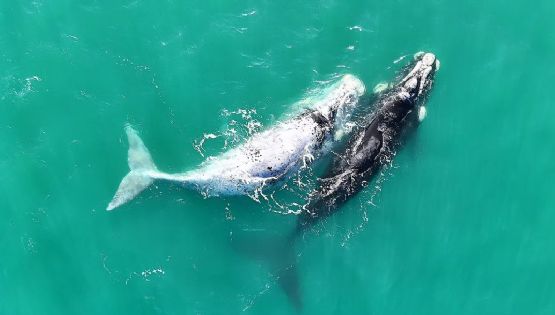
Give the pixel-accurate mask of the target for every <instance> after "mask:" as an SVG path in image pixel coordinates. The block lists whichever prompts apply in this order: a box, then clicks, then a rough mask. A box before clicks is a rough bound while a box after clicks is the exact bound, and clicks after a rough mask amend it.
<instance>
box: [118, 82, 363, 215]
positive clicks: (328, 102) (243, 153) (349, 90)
mask: <svg viewBox="0 0 555 315" xmlns="http://www.w3.org/2000/svg"><path fill="white" fill-rule="evenodd" d="M364 91H365V87H364V84H363V83H362V82H361V81H360V80H359V79H358V78H356V77H355V76H352V75H345V76H344V77H343V78H342V79H341V80H340V81H339V82H338V83H337V84H335V85H334V86H333V87H332V88H331V89H330V90H329V93H328V94H327V95H326V96H325V97H324V98H323V99H321V100H319V101H317V102H316V103H315V104H313V106H312V107H311V108H308V109H306V110H305V111H303V112H302V113H300V114H299V115H297V116H295V117H293V118H290V119H288V120H285V121H282V122H279V123H277V124H276V125H275V126H273V127H271V128H269V129H267V130H265V131H263V132H260V133H258V134H255V135H254V136H252V137H251V138H250V139H248V140H247V141H246V142H244V143H243V144H241V145H239V146H237V147H235V148H233V149H231V150H229V151H227V152H225V153H223V154H222V155H220V156H217V157H214V158H213V159H211V160H208V161H206V162H204V163H202V164H201V165H200V166H199V167H198V168H197V169H194V170H191V171H188V172H185V173H179V174H167V173H164V172H161V171H159V170H158V168H157V167H156V165H155V164H154V162H153V161H152V158H151V156H150V153H149V152H148V149H147V148H146V147H145V145H144V143H143V141H142V140H141V138H140V137H139V135H138V134H137V132H136V131H135V130H134V129H133V128H132V127H131V126H127V127H126V130H125V131H126V133H127V138H128V141H129V151H128V163H129V168H130V172H129V173H128V174H127V175H126V176H125V177H124V178H123V180H122V181H121V183H120V185H119V188H118V190H117V192H116V194H115V195H114V198H113V199H112V201H111V202H110V203H109V204H108V207H107V210H112V209H114V208H116V207H119V206H121V205H122V204H124V203H126V202H128V201H129V200H131V199H133V198H134V197H135V196H137V195H138V194H139V193H140V192H141V191H143V190H144V189H145V188H147V187H148V186H150V185H151V184H152V183H153V181H154V180H168V181H173V182H178V183H180V184H182V185H183V186H185V187H187V188H190V189H195V190H198V191H201V192H203V193H204V194H205V195H206V196H222V195H243V194H249V193H252V192H254V191H256V190H257V189H261V188H263V187H265V186H266V185H268V184H273V183H276V182H278V181H280V180H281V179H284V178H286V176H287V174H291V173H292V172H293V171H295V170H298V169H299V168H300V167H302V166H303V165H306V164H308V163H310V162H311V161H312V160H313V159H314V158H316V157H318V156H319V155H321V154H322V153H323V152H325V151H326V150H327V149H329V147H330V146H329V145H328V144H329V142H330V141H332V140H333V134H334V132H335V131H337V130H338V129H340V127H341V126H342V125H343V124H344V123H345V122H346V121H347V120H348V119H349V117H350V116H351V114H352V112H353V110H354V109H355V107H356V106H357V105H358V103H359V99H360V97H361V96H362V95H363V94H364Z"/></svg>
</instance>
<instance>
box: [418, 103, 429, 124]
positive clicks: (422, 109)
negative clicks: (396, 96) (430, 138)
mask: <svg viewBox="0 0 555 315" xmlns="http://www.w3.org/2000/svg"><path fill="white" fill-rule="evenodd" d="M426 115H427V111H426V107H425V106H420V108H418V122H422V121H423V120H424V119H425V118H426Z"/></svg>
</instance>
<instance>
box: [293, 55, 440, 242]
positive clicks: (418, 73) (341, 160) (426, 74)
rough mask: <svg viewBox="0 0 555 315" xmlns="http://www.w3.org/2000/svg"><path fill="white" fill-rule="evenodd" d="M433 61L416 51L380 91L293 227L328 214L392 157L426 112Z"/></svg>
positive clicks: (434, 67)
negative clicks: (402, 70)
mask: <svg viewBox="0 0 555 315" xmlns="http://www.w3.org/2000/svg"><path fill="white" fill-rule="evenodd" d="M438 67H439V61H438V60H437V59H436V56H435V55H434V54H432V53H419V54H417V55H416V56H415V62H414V63H412V64H411V65H410V66H408V67H407V69H410V71H409V72H408V73H405V74H404V75H401V76H400V77H399V78H400V80H399V81H398V82H397V83H394V84H393V85H392V87H391V88H389V89H387V90H385V91H383V92H381V95H379V96H378V98H377V100H376V103H375V107H374V108H375V110H374V111H373V113H372V114H370V115H369V117H366V118H365V122H363V126H362V127H361V128H360V129H359V130H357V131H355V132H353V136H352V137H351V138H350V139H349V141H348V143H347V145H346V149H345V152H343V153H342V154H340V155H339V156H338V157H337V158H336V159H335V161H334V163H333V164H332V165H333V166H332V167H331V168H330V169H329V170H328V172H327V173H326V174H325V175H324V176H323V178H322V179H321V185H320V188H319V189H318V190H317V191H316V192H315V193H314V194H313V195H312V200H313V201H312V202H311V203H310V204H309V205H308V206H307V207H306V211H305V212H303V214H302V215H301V216H300V217H299V220H298V226H297V232H296V233H300V232H301V231H302V230H304V229H306V228H307V227H310V226H311V225H313V224H314V223H315V222H317V221H319V220H321V219H322V218H324V217H326V216H329V215H330V214H332V213H333V212H334V211H335V210H336V209H338V208H339V206H340V205H341V204H342V203H344V202H346V201H347V200H348V199H349V197H351V196H353V195H355V194H356V193H358V192H359V191H360V190H361V188H362V187H364V184H365V183H367V182H369V181H371V180H372V178H373V176H375V175H376V174H377V173H378V171H379V170H380V169H381V168H382V167H383V166H385V165H387V164H389V163H391V161H392V159H393V157H394V155H395V152H396V149H397V148H398V147H399V145H400V143H401V136H402V135H403V134H405V133H406V131H407V129H408V128H410V127H411V126H414V125H416V124H417V123H418V122H420V121H422V120H423V119H424V117H425V115H426V107H424V102H425V100H426V98H427V96H428V93H429V91H430V90H431V87H432V83H433V78H434V75H435V72H436V70H437V69H438Z"/></svg>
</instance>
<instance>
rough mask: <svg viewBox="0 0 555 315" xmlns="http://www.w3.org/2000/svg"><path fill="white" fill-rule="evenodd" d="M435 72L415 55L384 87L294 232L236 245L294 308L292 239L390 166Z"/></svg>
mask: <svg viewBox="0 0 555 315" xmlns="http://www.w3.org/2000/svg"><path fill="white" fill-rule="evenodd" d="M438 67H439V61H437V60H436V58H435V56H434V55H433V54H431V53H426V54H423V53H422V54H417V55H415V61H414V63H412V64H411V65H409V66H407V70H406V71H405V73H402V74H401V75H400V76H399V78H398V79H397V80H396V82H394V83H392V84H389V85H388V86H391V87H390V88H389V89H387V90H385V91H382V92H380V93H379V94H378V95H377V97H376V100H375V102H374V104H373V107H374V110H373V111H372V113H370V114H368V115H367V117H364V120H363V122H362V123H361V125H362V126H360V128H359V129H358V130H357V131H354V132H353V133H352V134H351V137H350V139H349V140H348V142H347V144H346V147H345V149H344V152H342V153H339V154H337V155H336V158H335V160H334V162H333V163H332V167H330V168H329V169H328V171H327V172H326V174H325V175H324V176H323V178H322V179H321V185H320V187H319V188H318V189H317V190H316V191H315V192H314V193H312V196H311V197H312V198H311V201H310V202H309V204H308V205H307V206H306V207H305V210H306V211H303V212H302V213H301V214H300V215H299V216H298V219H297V225H296V227H295V229H293V230H292V231H291V233H290V234H289V235H288V236H287V237H286V238H284V239H281V240H271V242H266V243H267V244H264V245H263V246H259V248H256V249H253V248H252V246H251V245H249V244H235V246H236V247H237V248H238V249H240V250H242V251H244V252H245V248H247V251H250V252H251V253H252V252H253V251H254V252H256V254H255V255H254V256H255V257H256V256H258V257H256V258H260V259H262V260H266V261H267V262H269V263H270V266H271V268H272V269H273V270H272V272H275V274H276V275H277V276H276V278H277V279H278V282H279V284H280V285H281V287H282V288H283V289H284V291H285V293H286V294H287V296H288V298H289V299H290V301H291V302H292V303H293V304H294V305H295V306H296V307H297V308H300V307H301V304H302V303H301V297H300V290H299V280H298V276H297V272H296V270H297V269H296V263H295V257H296V255H295V253H294V248H295V246H294V245H295V242H296V240H297V238H298V237H299V236H300V235H302V234H303V233H304V232H305V231H306V230H307V229H309V228H310V227H312V226H313V225H314V224H316V223H317V222H320V220H322V219H323V218H326V217H328V216H330V215H331V214H333V213H334V212H335V211H337V210H339V208H340V206H341V205H342V204H343V203H345V202H346V201H348V199H349V198H350V197H352V196H353V195H355V194H356V193H358V192H360V191H361V190H362V188H363V187H364V186H365V183H367V182H369V181H371V180H372V178H373V177H374V176H375V175H376V174H377V173H379V170H380V169H381V168H382V167H383V166H385V165H387V164H389V163H391V160H392V159H393V156H394V155H395V151H396V149H397V148H398V146H399V144H400V142H401V138H402V135H403V134H405V133H406V131H407V130H408V129H410V128H409V127H410V126H411V125H416V124H417V123H418V121H419V120H420V121H421V120H422V119H423V117H424V115H423V113H425V107H424V102H425V99H426V98H427V95H428V92H429V91H430V89H431V87H432V83H433V77H434V75H435V72H436V70H437V69H438ZM409 69H410V70H409ZM247 243H248V242H247ZM249 246H250V247H251V248H249ZM267 248H272V251H271V255H269V254H267V251H268V250H267ZM251 255H252V254H251ZM275 257H279V259H276V258H275Z"/></svg>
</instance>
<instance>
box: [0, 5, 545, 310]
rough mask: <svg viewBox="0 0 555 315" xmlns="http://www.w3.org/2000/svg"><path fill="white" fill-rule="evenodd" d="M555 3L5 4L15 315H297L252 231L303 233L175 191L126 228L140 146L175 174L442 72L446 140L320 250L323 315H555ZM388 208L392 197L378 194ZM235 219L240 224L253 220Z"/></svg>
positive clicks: (432, 120)
mask: <svg viewBox="0 0 555 315" xmlns="http://www.w3.org/2000/svg"><path fill="white" fill-rule="evenodd" d="M554 17H555V2H553V1H547V0H544V1H535V2H529V1H528V2H526V1H500V0H498V1H477V0H471V1H441V0H426V1H337V0H326V1H291V2H282V1H176V0H174V1H153V0H142V1H141V0H136V1H102V0H99V1H69V0H66V1H61V0H60V1H43V0H35V1H26V0H20V1H15V0H3V1H1V2H0V193H1V195H0V254H1V256H0V314H237V313H245V314H286V313H295V311H294V309H293V307H292V306H291V304H290V303H289V302H288V301H287V299H286V297H285V295H284V294H283V292H282V291H281V290H280V289H279V287H277V286H276V285H275V281H273V280H272V276H271V275H270V274H269V272H268V269H267V268H266V266H264V265H263V264H260V263H257V262H254V261H252V260H249V259H248V258H246V257H243V256H241V255H239V254H238V253H237V252H235V251H234V250H233V249H232V248H231V246H230V238H232V233H233V231H237V230H249V229H251V230H256V231H262V232H264V233H274V232H275V231H285V230H287V229H288V228H290V227H291V223H292V222H293V221H294V217H292V216H284V215H280V214H274V213H272V212H269V211H268V210H267V209H266V208H265V207H264V206H263V205H258V204H256V203H254V202H252V201H250V200H249V199H246V198H243V199H241V198H238V199H237V198H235V199H234V198H229V199H209V200H204V199H202V197H200V196H198V195H197V194H196V193H193V192H187V191H182V190H178V189H177V188H176V187H171V186H167V185H160V186H159V187H158V189H156V188H155V189H152V190H150V191H147V192H145V193H144V194H143V195H142V196H141V197H139V198H138V199H137V200H134V201H133V202H131V203H130V204H129V205H126V206H124V207H123V208H121V209H119V210H117V211H115V212H106V211H104V209H105V207H106V204H107V203H108V201H109V200H110V199H111V197H112V195H113V193H114V191H115V189H116V187H117V185H118V183H119V181H120V180H121V178H122V176H123V175H124V174H125V173H126V172H127V165H126V151H127V143H126V139H125V134H124V131H123V127H124V125H125V124H126V123H131V124H133V125H134V126H135V127H136V128H137V129H138V130H139V131H140V132H141V135H142V137H143V139H144V141H145V143H146V144H147V146H148V147H149V149H150V150H151V152H152V154H153V156H154V159H155V161H156V163H157V165H158V166H159V168H161V169H163V170H166V171H180V170H182V169H184V168H188V167H193V166H194V165H197V164H198V163H200V162H201V161H202V160H203V157H202V156H200V155H199V154H198V153H197V152H195V150H194V149H193V147H192V143H193V142H194V141H195V140H198V139H200V138H201V137H202V135H203V133H209V132H218V131H221V130H224V129H225V128H226V126H227V123H228V121H227V120H226V118H223V117H222V115H221V113H222V110H224V109H227V110H231V111H233V110H237V109H253V108H254V109H257V110H258V111H257V118H258V119H259V120H260V121H261V122H263V123H264V124H265V125H268V124H271V122H273V121H274V120H275V119H276V118H279V117H282V116H283V115H284V114H285V113H287V112H288V111H289V110H291V104H293V103H294V102H296V101H298V100H299V99H300V98H302V96H303V93H305V92H306V91H307V90H309V89H314V88H317V87H318V86H319V83H318V82H320V81H326V80H330V79H332V78H334V77H336V76H337V75H339V74H344V73H352V74H355V75H357V76H359V77H360V78H361V79H362V80H364V82H365V83H366V85H367V86H368V87H369V88H371V87H372V86H374V85H375V84H376V83H378V82H380V81H383V80H388V79H389V78H391V77H392V76H393V74H394V71H395V70H396V69H397V68H398V66H397V65H394V64H393V61H394V60H395V59H397V58H399V57H400V56H403V55H412V54H413V53H415V52H417V51H420V50H426V51H432V52H434V53H436V54H437V56H438V58H439V59H440V60H441V63H442V67H441V70H440V71H439V73H438V76H437V80H436V85H435V88H434V90H433V93H432V97H431V98H430V100H429V104H428V118H427V119H426V120H425V121H424V123H423V124H422V126H421V127H420V128H419V130H418V133H417V134H416V135H415V136H414V137H412V138H411V140H410V141H409V142H408V143H407V145H406V146H405V147H404V148H403V150H401V151H400V152H399V154H398V155H397V156H396V159H395V166H396V167H395V168H394V169H392V170H391V172H390V175H388V176H386V180H385V181H384V182H383V183H382V184H381V185H380V187H381V191H379V192H378V194H377V195H376V196H375V198H374V204H375V206H372V205H369V204H368V201H369V198H370V195H371V193H368V192H365V193H363V194H361V195H360V196H358V197H357V198H354V199H353V200H352V201H351V202H350V203H349V204H347V205H346V206H345V207H343V209H342V212H341V213H340V214H338V215H336V216H334V217H332V218H331V219H330V220H328V221H327V222H326V223H325V224H324V225H323V226H322V228H321V230H320V233H319V235H312V236H309V237H307V238H305V239H304V240H302V241H300V242H299V243H298V249H297V251H298V253H301V256H300V257H299V258H298V263H299V275H300V279H301V291H302V296H303V301H304V308H303V310H302V311H301V313H303V314H554V313H555V268H554V267H555V246H554V244H555V243H554V242H555V228H554V227H553V225H554V222H555V213H554V206H555V188H554V179H553V176H554V175H555V163H554V162H553V161H554V152H555V124H554V122H553V121H554V117H555V109H554V108H555V107H554V105H555V104H554V102H553V96H552V95H553V82H554V79H555V74H554V73H555V71H554V70H555V67H554V66H553V64H554V63H553V60H552V58H553V56H554V53H555V19H554ZM369 189H371V188H369ZM231 217H233V218H232V219H231Z"/></svg>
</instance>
